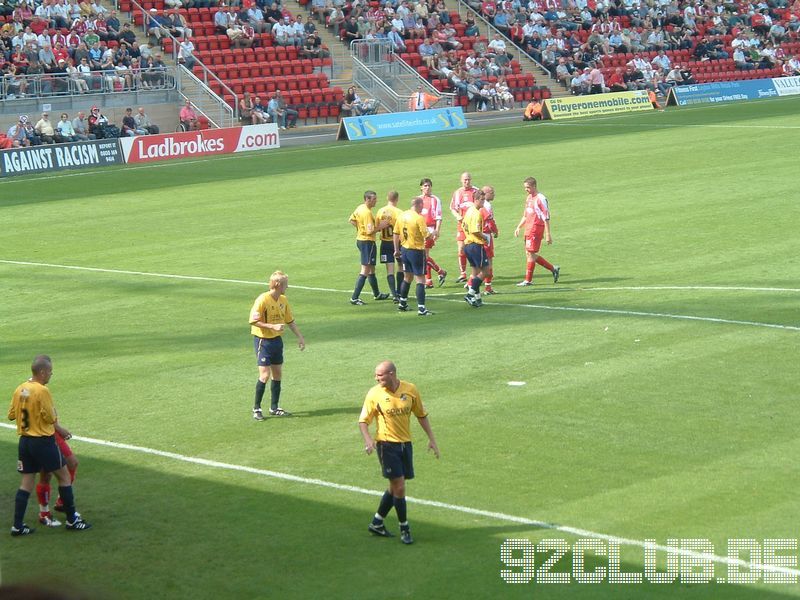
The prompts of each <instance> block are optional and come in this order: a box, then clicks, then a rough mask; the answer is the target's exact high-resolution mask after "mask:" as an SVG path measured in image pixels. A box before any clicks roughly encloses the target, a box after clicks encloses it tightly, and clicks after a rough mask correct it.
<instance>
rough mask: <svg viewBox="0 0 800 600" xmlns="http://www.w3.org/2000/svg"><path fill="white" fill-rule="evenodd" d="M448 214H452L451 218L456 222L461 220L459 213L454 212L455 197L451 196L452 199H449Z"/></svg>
mask: <svg viewBox="0 0 800 600" xmlns="http://www.w3.org/2000/svg"><path fill="white" fill-rule="evenodd" d="M450 212H451V213H453V216H454V217H455V218H456V221H460V220H461V213H459V212H458V210H456V195H455V194H453V197H452V198H451V199H450Z"/></svg>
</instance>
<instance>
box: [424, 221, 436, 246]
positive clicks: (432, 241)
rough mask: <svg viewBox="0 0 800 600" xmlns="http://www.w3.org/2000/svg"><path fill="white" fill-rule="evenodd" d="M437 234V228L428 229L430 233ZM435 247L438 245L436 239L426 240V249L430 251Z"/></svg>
mask: <svg viewBox="0 0 800 600" xmlns="http://www.w3.org/2000/svg"><path fill="white" fill-rule="evenodd" d="M435 232H436V227H430V226H429V227H428V233H435ZM435 245H436V240H435V239H434V238H432V237H429V238H425V248H427V249H428V250H430V249H431V248H433V247H434V246H435Z"/></svg>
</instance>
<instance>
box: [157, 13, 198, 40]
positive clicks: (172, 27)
mask: <svg viewBox="0 0 800 600" xmlns="http://www.w3.org/2000/svg"><path fill="white" fill-rule="evenodd" d="M164 26H165V27H166V28H167V31H169V32H170V34H172V35H173V36H174V37H176V38H182V37H183V38H190V37H192V34H193V32H192V28H191V27H189V24H188V23H187V22H186V19H185V18H184V17H183V15H182V14H181V13H179V12H178V11H177V10H171V11H169V13H168V15H167V17H166V19H165V22H164Z"/></svg>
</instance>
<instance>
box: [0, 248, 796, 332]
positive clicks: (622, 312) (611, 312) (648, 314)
mask: <svg viewBox="0 0 800 600" xmlns="http://www.w3.org/2000/svg"><path fill="white" fill-rule="evenodd" d="M0 264H10V265H20V266H34V267H47V268H53V269H70V270H75V271H90V272H96V273H112V274H121V275H141V276H144V277H161V278H166V279H188V280H191V281H210V282H214V283H239V284H243V285H260V286H264V285H265V283H264V282H262V281H248V280H244V279H224V278H221V277H202V276H199V275H174V274H170V273H150V272H147V271H125V270H119V269H101V268H98V267H80V266H75V265H58V264H53V263H37V262H30V261H21V260H2V259H0ZM290 287H292V288H295V289H298V290H306V291H317V292H333V293H340V294H349V293H351V291H350V290H336V289H331V288H316V287H307V286H301V285H291V286H290ZM611 289H615V288H611ZM721 289H726V290H727V289H731V288H725V287H723V288H721ZM428 297H430V298H436V299H437V300H442V301H444V302H459V303H460V302H461V300H456V299H450V298H445V297H443V296H438V295H435V294H429V296H428ZM489 306H492V305H491V304H490V305H489ZM494 306H516V307H518V308H536V309H540V310H560V311H566V312H584V313H598V314H607V315H622V316H634V317H654V318H661V319H678V320H685V321H702V322H706V323H719V324H724V325H744V326H748V327H765V328H768V329H782V330H785V331H800V326H795V325H781V324H779V323H759V322H757V321H741V320H738V319H723V318H718V317H698V316H695V315H679V314H671V313H654V312H646V311H637V310H617V309H612V308H581V307H577V306H549V305H546V304H526V303H517V302H503V303H501V304H496V305H494Z"/></svg>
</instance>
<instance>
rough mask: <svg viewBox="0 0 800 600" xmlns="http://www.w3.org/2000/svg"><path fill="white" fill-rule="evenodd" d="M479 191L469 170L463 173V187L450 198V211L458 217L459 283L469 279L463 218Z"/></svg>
mask: <svg viewBox="0 0 800 600" xmlns="http://www.w3.org/2000/svg"><path fill="white" fill-rule="evenodd" d="M477 191H478V188H476V187H475V186H474V185H472V175H470V174H469V173H468V172H464V173H462V174H461V187H460V188H458V189H457V190H456V191H455V192H453V196H452V198H451V199H450V212H451V213H452V214H453V216H454V217H455V219H456V222H457V223H456V245H457V246H458V264H459V267H460V274H459V276H458V279H456V282H457V283H464V282H466V281H467V255H466V254H464V239H465V236H464V230H463V229H462V228H461V220H462V219H463V218H464V215H465V214H466V212H467V209H468V208H469V207H470V206H472V199H473V196H474V195H475V192H477Z"/></svg>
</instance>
